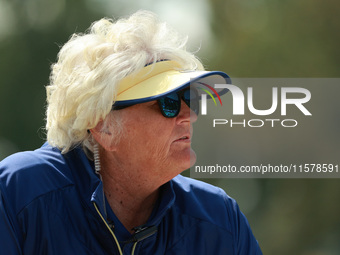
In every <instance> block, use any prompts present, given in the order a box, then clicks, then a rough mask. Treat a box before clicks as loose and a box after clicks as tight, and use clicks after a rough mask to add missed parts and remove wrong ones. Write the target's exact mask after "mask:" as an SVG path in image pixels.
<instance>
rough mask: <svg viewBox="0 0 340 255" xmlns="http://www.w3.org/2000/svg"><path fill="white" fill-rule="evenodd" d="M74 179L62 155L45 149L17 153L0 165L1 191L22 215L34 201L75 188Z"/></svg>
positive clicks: (48, 147)
mask: <svg viewBox="0 0 340 255" xmlns="http://www.w3.org/2000/svg"><path fill="white" fill-rule="evenodd" d="M72 184H73V182H72V176H71V172H70V171H69V168H68V166H67V164H66V162H65V160H64V158H63V156H62V155H61V153H60V151H59V150H57V149H55V148H52V147H50V146H44V147H42V148H40V149H38V150H35V151H25V152H19V153H15V154H13V155H11V156H9V157H7V158H6V159H4V160H2V161H1V162H0V189H1V193H2V195H3V196H5V197H6V199H7V200H9V201H11V203H14V208H13V209H14V210H15V211H16V212H18V211H20V210H21V209H22V208H23V207H24V206H26V205H27V204H29V203H30V202H32V201H33V200H34V199H35V198H37V197H39V196H42V195H44V194H46V193H49V192H51V191H54V190H58V189H62V188H63V187H66V186H69V185H72Z"/></svg>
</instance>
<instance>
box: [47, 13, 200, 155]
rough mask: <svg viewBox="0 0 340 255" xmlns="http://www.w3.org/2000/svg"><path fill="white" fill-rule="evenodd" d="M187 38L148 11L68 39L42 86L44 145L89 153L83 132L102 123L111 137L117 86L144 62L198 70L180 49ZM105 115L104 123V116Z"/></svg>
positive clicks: (196, 62) (117, 124) (191, 56)
mask: <svg viewBox="0 0 340 255" xmlns="http://www.w3.org/2000/svg"><path fill="white" fill-rule="evenodd" d="M186 43H187V37H183V36H181V35H179V34H178V33H177V32H176V31H175V30H174V29H172V28H171V27H169V26H168V25H167V24H166V23H164V22H161V21H159V20H158V18H157V16H156V15H155V14H154V13H152V12H149V11H138V12H136V13H135V14H133V15H131V16H130V17H128V18H124V19H119V20H117V21H113V20H111V19H107V18H103V19H101V20H99V21H96V22H94V23H93V24H92V25H91V27H90V28H89V29H88V31H87V32H86V33H84V34H73V35H72V36H71V38H70V39H69V41H68V42H67V43H66V44H65V45H64V46H63V47H62V48H61V50H60V52H59V54H58V60H57V62H56V63H54V64H53V65H52V71H51V75H50V84H49V85H48V86H46V92H47V110H46V130H47V140H48V142H49V144H51V145H52V146H55V147H58V148H59V149H60V150H61V151H62V153H66V152H68V151H69V150H70V149H72V148H74V147H75V146H78V145H82V146H84V147H85V149H88V150H89V151H93V142H92V140H93V139H92V136H91V133H90V132H88V130H89V129H92V128H94V127H96V125H97V124H98V122H99V121H101V120H104V123H105V125H104V126H103V128H105V126H107V125H114V126H115V129H116V130H117V132H116V134H115V135H116V138H117V139H118V138H119V134H120V133H121V131H122V130H123V128H124V127H123V126H122V125H120V123H121V122H120V118H119V114H118V113H117V114H116V113H115V112H114V113H112V114H110V112H111V107H112V104H113V103H114V101H115V96H116V91H117V86H118V85H119V82H120V81H121V80H122V79H123V78H125V77H126V76H128V75H129V74H132V73H134V72H137V71H139V70H140V69H142V68H143V67H144V66H145V65H146V64H148V63H154V62H156V61H159V60H161V59H168V60H175V61H177V62H178V63H179V64H180V65H181V67H182V68H183V69H190V70H194V69H198V70H203V66H202V64H201V62H200V61H199V60H198V59H197V57H196V56H195V55H194V54H192V53H190V52H188V51H187V50H186ZM109 114H110V115H111V118H109V120H110V121H105V120H107V119H108V118H107V116H108V115H109Z"/></svg>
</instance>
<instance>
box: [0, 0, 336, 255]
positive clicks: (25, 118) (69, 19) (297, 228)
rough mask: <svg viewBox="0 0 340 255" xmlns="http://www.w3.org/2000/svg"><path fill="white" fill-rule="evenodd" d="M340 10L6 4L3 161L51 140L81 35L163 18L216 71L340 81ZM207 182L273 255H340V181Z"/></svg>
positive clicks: (214, 4)
mask: <svg viewBox="0 0 340 255" xmlns="http://www.w3.org/2000/svg"><path fill="white" fill-rule="evenodd" d="M339 7H340V3H339V2H338V1H335V0H324V1H319V0H300V1H296V0H295V1H294V0H280V1H279V0H172V1H165V0H157V1H156V0H140V1H131V0H124V1H123V0H79V1H72V0H71V1H66V0H25V1H22V0H0V59H1V60H0V116H1V120H0V160H1V159H3V158H5V157H6V156H8V155H10V154H12V153H14V152H17V151H22V150H32V149H35V148H37V147H40V146H41V144H42V143H43V142H44V140H45V132H44V118H45V115H44V110H45V88H44V86H45V85H47V84H48V82H49V72H50V65H51V64H52V63H53V62H55V61H56V56H57V53H58V51H59V47H60V46H62V45H63V44H64V43H65V42H66V41H67V40H68V38H69V37H70V36H71V34H72V33H75V32H84V31H85V30H86V29H87V28H88V27H89V26H90V24H91V23H92V22H93V21H95V20H97V19H99V18H102V17H103V16H106V17H110V18H114V19H117V18H119V17H122V16H126V15H129V14H131V13H133V12H135V11H137V10H139V9H148V10H151V11H154V12H156V13H157V14H158V15H159V16H160V18H161V19H162V20H165V21H167V22H169V23H170V24H172V25H173V26H174V27H175V28H177V29H178V30H179V31H180V32H181V33H183V34H188V35H189V42H190V43H189V49H190V50H191V51H194V52H197V55H198V56H199V57H200V58H201V59H202V61H203V62H204V64H205V66H206V68H207V69H209V70H213V69H214V70H223V71H225V72H227V73H228V74H229V75H230V76H231V77H240V78H242V77H259V78H261V77H263V78H264V77H281V78H293V77H295V78H299V77H303V78H313V77H314V78H316V77H319V78H329V77H339V66H340V49H339V39H340V33H339V28H340V18H339V11H340V8H339ZM334 108H336V109H338V108H339V105H334ZM334 113H335V114H336V115H335V116H329V118H333V119H334V118H335V119H336V118H338V117H339V110H335V111H334ZM326 117H327V116H326ZM320 132H322V129H321V130H320ZM249 139H251V138H249ZM333 139H334V140H335V141H339V136H336V137H333ZM249 142H251V141H249ZM243 143H247V141H243ZM310 144H311V143H307V144H306V146H310ZM314 146H319V150H320V151H322V150H323V146H327V143H323V144H321V145H319V144H314ZM274 147H275V143H274V142H273V148H274ZM283 156H284V155H283ZM306 163H309V162H306ZM186 174H188V173H186ZM205 181H207V182H210V183H213V184H215V185H218V186H220V187H221V188H223V189H224V190H225V191H226V192H227V193H228V194H229V195H230V196H232V197H234V198H235V199H236V200H237V201H238V203H239V205H240V208H241V210H242V211H243V212H244V214H245V215H246V216H247V218H248V220H249V222H250V225H251V226H252V229H253V232H254V234H255V236H256V238H257V239H258V241H259V243H260V245H261V248H262V250H263V253H264V254H275V255H287V254H289V255H295V254H301V255H333V254H334V255H335V254H340V219H339V215H340V203H339V201H340V180H339V179H206V180H205Z"/></svg>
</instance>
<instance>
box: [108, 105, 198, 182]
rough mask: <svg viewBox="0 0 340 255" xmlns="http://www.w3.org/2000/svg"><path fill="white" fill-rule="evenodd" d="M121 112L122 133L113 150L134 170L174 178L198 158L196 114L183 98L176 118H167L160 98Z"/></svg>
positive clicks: (120, 159)
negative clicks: (194, 146)
mask: <svg viewBox="0 0 340 255" xmlns="http://www.w3.org/2000/svg"><path fill="white" fill-rule="evenodd" d="M121 111H124V112H122V114H121V117H122V122H123V125H124V128H123V134H122V137H121V138H120V140H119V142H118V143H117V144H116V146H115V147H116V149H115V151H114V152H113V153H114V156H115V157H116V159H118V160H119V162H121V163H122V164H125V166H128V167H129V168H131V169H140V171H143V172H145V173H147V172H148V173H149V174H150V173H152V174H157V175H161V176H163V177H165V178H167V179H172V178H173V177H175V176H176V175H178V174H179V173H181V172H182V171H184V170H185V169H188V168H189V167H190V166H192V165H193V164H194V163H195V161H196V154H195V152H194V151H193V150H192V148H191V137H192V131H193V130H192V123H193V122H195V121H196V120H197V115H196V114H194V113H193V112H192V111H191V110H190V108H189V107H188V106H187V105H186V104H185V103H184V102H183V101H182V104H181V110H180V113H179V114H178V116H177V117H175V118H165V117H164V116H163V115H162V114H161V111H160V109H159V106H158V103H157V101H152V102H147V103H142V104H138V105H134V106H131V107H128V108H126V109H123V110H121Z"/></svg>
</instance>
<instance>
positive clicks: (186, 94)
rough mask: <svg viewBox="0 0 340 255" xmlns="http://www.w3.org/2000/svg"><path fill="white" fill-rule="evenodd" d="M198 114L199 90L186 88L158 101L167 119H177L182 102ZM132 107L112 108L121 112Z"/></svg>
mask: <svg viewBox="0 0 340 255" xmlns="http://www.w3.org/2000/svg"><path fill="white" fill-rule="evenodd" d="M182 100H183V101H184V102H185V104H186V105H187V106H188V107H189V108H190V109H191V110H192V111H193V112H194V113H195V114H196V115H198V112H199V95H198V92H197V89H195V88H186V89H183V90H180V91H177V92H172V93H170V94H167V95H166V96H164V97H161V98H159V99H158V100H157V102H158V105H159V108H160V110H161V113H162V115H163V116H164V117H166V118H174V117H176V116H177V115H178V114H179V112H180V110H181V101H182ZM132 105H134V104H131V105H122V106H119V105H118V106H114V105H113V106H112V110H121V109H124V108H126V107H129V106H132Z"/></svg>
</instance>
